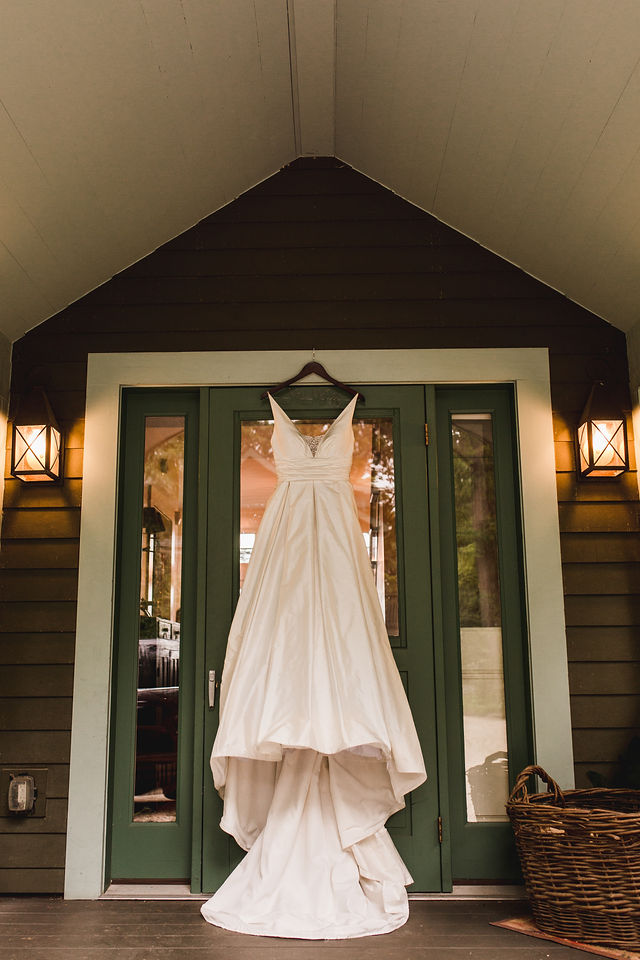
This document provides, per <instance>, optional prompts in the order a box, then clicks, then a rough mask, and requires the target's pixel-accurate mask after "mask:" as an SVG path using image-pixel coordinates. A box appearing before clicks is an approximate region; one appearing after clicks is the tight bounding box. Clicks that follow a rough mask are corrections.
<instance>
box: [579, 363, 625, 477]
mask: <svg viewBox="0 0 640 960" xmlns="http://www.w3.org/2000/svg"><path fill="white" fill-rule="evenodd" d="M628 469H629V445H628V443H627V425H626V422H625V418H624V414H623V412H622V410H621V409H620V407H619V406H617V405H616V403H615V401H614V400H612V398H611V395H610V392H609V391H608V390H607V388H606V384H605V383H604V381H603V380H596V381H595V383H594V384H593V386H592V388H591V393H590V394H589V399H588V400H587V403H586V406H585V408H584V410H583V411H582V415H581V417H580V420H579V421H578V476H579V477H580V479H581V480H610V479H612V478H613V477H619V476H620V475H621V474H623V473H625V471H626V470H628Z"/></svg>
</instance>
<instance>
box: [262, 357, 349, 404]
mask: <svg viewBox="0 0 640 960" xmlns="http://www.w3.org/2000/svg"><path fill="white" fill-rule="evenodd" d="M310 373H317V374H318V376H319V377H323V379H325V380H328V381H329V383H332V384H333V385H334V386H335V387H338V388H339V389H340V390H345V391H346V392H347V393H350V394H351V396H352V397H360V399H361V400H362V402H363V403H364V402H365V399H364V396H363V395H362V394H361V393H360V391H359V390H355V389H354V388H353V387H350V386H348V385H347V384H346V383H341V381H340V380H336V378H335V377H332V376H331V374H330V373H327V371H326V370H325V368H324V367H323V366H322V364H321V363H318V362H317V361H316V360H311V361H310V362H309V363H305V365H304V367H303V368H302V370H300V372H299V373H296V375H295V377H291V379H290V380H284V381H283V382H282V383H279V384H277V386H275V387H269V389H267V390H265V391H264V393H261V394H260V398H261V399H262V400H264V399H265V397H266V396H267V394H268V393H270V394H271V396H273V395H274V394H275V393H278V392H279V391H280V390H284V389H285V387H290V386H291V385H292V384H294V383H297V381H298V380H302V379H303V378H304V377H307V376H308V375H309V374H310Z"/></svg>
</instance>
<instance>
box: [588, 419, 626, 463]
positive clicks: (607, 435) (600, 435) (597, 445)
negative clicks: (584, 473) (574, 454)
mask: <svg viewBox="0 0 640 960" xmlns="http://www.w3.org/2000/svg"><path fill="white" fill-rule="evenodd" d="M592 435H593V463H594V466H596V467H598V469H602V468H605V469H606V468H618V469H620V468H622V469H624V466H625V457H624V453H625V451H624V430H623V425H622V420H594V421H593V427H592ZM621 451H622V453H621ZM608 475H610V476H616V475H617V470H616V471H615V472H614V473H611V474H608Z"/></svg>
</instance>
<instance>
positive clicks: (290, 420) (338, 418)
mask: <svg viewBox="0 0 640 960" xmlns="http://www.w3.org/2000/svg"><path fill="white" fill-rule="evenodd" d="M267 396H268V397H269V400H270V401H271V403H272V404H275V406H276V407H277V408H278V410H279V411H280V413H282V415H283V416H284V418H285V420H286V421H287V423H289V424H290V425H291V427H292V428H293V429H294V430H295V432H296V433H297V434H298V436H299V437H300V438H301V439H302V440H303V441H304V442H305V446H306V447H308V446H309V445H308V444H307V443H306V439H305V438H310V437H313V438H314V439H315V438H316V437H317V438H318V443H317V446H316V451H317V449H318V447H319V446H320V444H321V442H322V441H323V440H324V439H325V437H328V436H329V434H330V433H331V431H332V430H333V428H334V427H335V425H336V424H337V423H338V421H339V420H341V419H342V418H343V416H344V415H345V413H346V412H347V410H348V409H349V407H351V406H352V405H353V406H355V403H356V401H357V399H358V394H356V395H355V396H354V397H352V398H351V400H350V401H349V403H348V404H347V405H346V407H344V409H343V410H341V411H340V413H339V414H338V416H337V417H336V418H335V420H332V421H331V423H330V424H329V426H328V428H327V429H326V431H325V432H324V433H320V434H308V433H302V431H301V430H298V428H297V427H296V425H295V423H294V422H293V420H292V419H291V417H290V416H289V414H288V413H287V411H286V410H283V409H282V407H281V406H280V404H279V403H278V401H277V400H276V399H275V398H274V397H272V396H271V394H270V393H267ZM312 456H315V454H313V453H312Z"/></svg>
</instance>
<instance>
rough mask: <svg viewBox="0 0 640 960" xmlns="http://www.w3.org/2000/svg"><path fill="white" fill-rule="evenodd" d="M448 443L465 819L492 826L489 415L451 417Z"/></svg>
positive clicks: (498, 690)
mask: <svg viewBox="0 0 640 960" xmlns="http://www.w3.org/2000/svg"><path fill="white" fill-rule="evenodd" d="M451 440H452V449H453V477H454V494H455V525H456V548H457V566H458V618H459V624H460V657H461V668H462V711H463V724H464V753H465V770H466V775H467V820H468V821H469V822H478V821H485V822H486V821H499V820H506V819H507V817H506V813H505V809H504V804H505V803H506V800H507V794H508V754H507V724H506V710H505V696H504V673H503V659H502V624H501V604H500V577H499V571H498V538H497V529H496V493H495V469H494V450H493V421H492V417H491V414H490V413H476V414H454V415H453V416H452V421H451Z"/></svg>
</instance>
